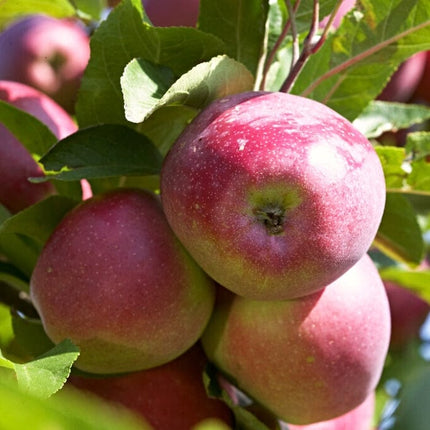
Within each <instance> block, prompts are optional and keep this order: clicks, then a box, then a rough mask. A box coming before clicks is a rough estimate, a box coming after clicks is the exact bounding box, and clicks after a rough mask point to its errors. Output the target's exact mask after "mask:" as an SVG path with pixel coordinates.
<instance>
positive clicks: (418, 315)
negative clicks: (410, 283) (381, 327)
mask: <svg viewBox="0 0 430 430" xmlns="http://www.w3.org/2000/svg"><path fill="white" fill-rule="evenodd" d="M384 284H385V288H386V290H387V296H388V300H389V303H390V310H391V342H390V346H391V348H392V349H401V348H403V347H405V346H406V344H407V343H409V342H410V341H412V340H413V339H417V338H418V337H419V331H420V328H421V326H422V325H423V324H424V321H425V320H426V318H427V316H428V314H429V312H430V305H429V304H428V303H427V302H426V301H425V300H423V299H421V298H420V297H418V296H417V295H416V294H414V293H413V292H412V291H410V290H408V289H406V288H403V287H401V286H400V285H397V284H395V283H393V282H389V281H384Z"/></svg>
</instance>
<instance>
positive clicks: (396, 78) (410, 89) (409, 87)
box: [378, 51, 426, 103]
mask: <svg viewBox="0 0 430 430" xmlns="http://www.w3.org/2000/svg"><path fill="white" fill-rule="evenodd" d="M425 63H426V53H425V52H423V51H422V52H418V53H417V54H414V55H412V56H411V57H409V58H408V59H407V60H405V61H404V62H403V63H402V64H400V66H399V68H398V69H397V70H396V71H395V72H394V74H393V75H392V76H391V78H390V80H389V81H388V83H387V85H386V86H385V88H384V89H383V90H382V92H381V94H380V95H379V96H378V100H382V101H390V102H402V103H406V102H408V101H409V100H410V99H411V97H412V95H413V94H414V91H415V90H416V88H417V86H418V84H419V82H420V80H421V77H422V76H423V73H424V68H425Z"/></svg>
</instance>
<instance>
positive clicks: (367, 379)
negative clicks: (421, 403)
mask: <svg viewBox="0 0 430 430" xmlns="http://www.w3.org/2000/svg"><path fill="white" fill-rule="evenodd" d="M389 340H390V310H389V305H388V299H387V296H386V292H385V288H384V285H383V283H382V280H381V278H380V276H379V273H378V270H377V268H376V266H375V265H374V263H373V262H372V260H371V259H370V257H368V256H367V255H365V256H364V257H362V258H361V259H360V261H359V262H358V263H357V264H355V265H354V266H353V267H352V268H351V269H350V270H348V271H347V272H346V273H345V274H344V275H342V276H341V277H340V278H338V279H337V280H336V281H334V282H333V283H331V284H330V285H328V286H327V287H325V288H324V289H323V290H321V291H318V292H316V293H314V294H311V295H308V296H306V297H302V298H299V299H295V300H284V301H261V300H250V299H247V298H244V297H240V296H238V295H235V294H232V293H231V292H230V291H228V290H227V289H223V288H221V287H220V288H219V295H218V300H217V302H216V305H215V310H214V313H213V315H212V317H211V320H210V322H209V325H208V326H207V328H206V330H205V331H204V333H203V336H202V344H203V347H204V350H205V352H206V354H207V356H208V358H209V360H210V361H211V362H213V363H214V364H215V365H216V366H217V367H218V368H219V369H220V371H221V372H223V374H225V376H226V377H227V378H228V379H229V380H230V381H231V383H232V384H233V385H234V386H236V387H238V388H239V390H242V391H243V392H244V393H245V394H247V395H248V396H249V397H251V398H252V399H254V400H255V401H256V402H257V403H260V404H261V405H263V406H264V407H265V408H267V409H268V410H269V411H270V412H272V413H273V414H274V415H275V416H277V417H278V418H279V419H281V420H282V421H285V422H288V423H292V424H300V425H304V424H311V423H315V422H319V421H327V420H330V419H333V418H335V417H338V416H340V415H343V414H345V413H347V412H348V411H350V410H351V409H353V408H355V407H357V406H358V405H360V404H361V403H362V402H363V401H364V400H365V399H366V398H367V397H368V396H369V395H370V393H371V392H372V391H374V389H375V387H376V386H377V384H378V382H379V378H380V376H381V373H382V369H383V366H384V361H385V357H386V354H387V351H388V346H389Z"/></svg>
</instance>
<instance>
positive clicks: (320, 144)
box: [161, 92, 385, 300]
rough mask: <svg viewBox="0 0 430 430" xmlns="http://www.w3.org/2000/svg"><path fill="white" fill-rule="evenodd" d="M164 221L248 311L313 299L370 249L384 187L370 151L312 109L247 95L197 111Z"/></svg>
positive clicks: (326, 111)
mask: <svg viewBox="0 0 430 430" xmlns="http://www.w3.org/2000/svg"><path fill="white" fill-rule="evenodd" d="M161 198H162V202H163V207H164V211H165V213H166V216H167V219H168V221H169V223H170V225H171V227H172V229H173V230H174V232H175V233H176V235H177V236H178V238H179V239H180V240H181V242H182V243H183V245H184V246H185V247H186V248H187V249H188V251H189V252H190V254H191V255H192V256H193V257H194V259H195V260H196V261H197V263H198V264H200V266H201V267H202V268H203V269H204V270H205V271H206V272H207V273H208V274H209V275H210V276H211V277H212V278H214V279H215V280H216V281H217V282H219V283H220V284H221V285H223V286H224V287H226V288H228V289H230V290H231V291H233V292H235V293H236V294H239V295H243V296H246V297H248V298H253V299H262V300H279V299H281V300H282V299H291V298H296V297H299V296H304V295H306V294H310V293H313V292H315V291H317V290H319V289H320V288H322V287H323V286H325V285H327V284H328V283H330V282H332V281H334V280H335V279H336V278H337V277H339V276H340V275H341V274H343V273H344V272H345V271H346V270H348V269H349V268H350V267H352V266H353V265H354V264H355V263H356V262H357V261H358V260H359V259H360V258H361V257H362V256H363V255H364V254H365V253H366V251H367V250H368V248H369V247H370V245H371V243H372V241H373V239H374V237H375V234H376V231H377V229H378V226H379V223H380V220H381V217H382V213H383V209H384V203H385V180H384V175H383V171H382V167H381V163H380V161H379V158H378V156H377V155H376V152H375V150H374V149H373V147H372V145H371V144H370V142H369V141H368V140H367V139H366V138H365V137H364V136H363V135H362V134H360V133H359V132H358V131H357V130H356V129H355V128H354V127H353V126H352V124H351V123H350V122H348V121H347V120H346V119H344V118H343V117H342V116H340V115H339V114H337V113H336V112H334V111H333V110H331V109H330V108H328V107H327V106H325V105H323V104H321V103H318V102H316V101H314V100H310V99H307V98H303V97H299V96H294V95H291V94H285V93H276V92H275V93H269V92H248V93H242V94H236V95H233V96H231V97H227V98H225V99H221V100H218V101H216V102H214V103H213V104H211V105H210V106H209V107H208V108H206V109H204V110H203V112H202V113H200V115H199V116H197V117H196V119H195V120H194V121H193V122H192V123H191V124H190V126H189V127H187V129H186V130H185V131H184V132H183V133H182V135H181V136H180V137H179V139H178V140H177V142H175V144H174V145H173V147H172V148H171V150H170V151H169V153H168V154H167V156H166V159H165V161H164V165H163V168H162V172H161Z"/></svg>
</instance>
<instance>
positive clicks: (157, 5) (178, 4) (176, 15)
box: [142, 0, 200, 27]
mask: <svg viewBox="0 0 430 430" xmlns="http://www.w3.org/2000/svg"><path fill="white" fill-rule="evenodd" d="M142 4H143V7H144V9H145V12H146V14H147V15H148V18H149V19H150V21H151V22H152V23H153V24H154V25H156V26H158V27H170V26H185V27H195V26H196V24H197V20H198V17H199V8H200V0H142Z"/></svg>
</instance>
